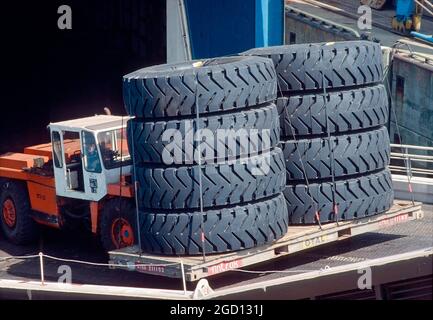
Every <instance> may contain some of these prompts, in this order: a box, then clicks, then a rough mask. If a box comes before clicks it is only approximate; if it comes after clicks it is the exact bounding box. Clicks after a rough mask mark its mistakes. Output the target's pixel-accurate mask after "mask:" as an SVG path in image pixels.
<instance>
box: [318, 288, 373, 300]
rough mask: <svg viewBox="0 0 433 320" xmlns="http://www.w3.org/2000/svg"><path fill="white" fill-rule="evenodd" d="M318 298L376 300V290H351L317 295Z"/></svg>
mask: <svg viewBox="0 0 433 320" xmlns="http://www.w3.org/2000/svg"><path fill="white" fill-rule="evenodd" d="M316 300H376V293H375V291H374V290H359V289H356V290H350V291H343V292H338V293H331V294H327V295H323V296H318V297H316Z"/></svg>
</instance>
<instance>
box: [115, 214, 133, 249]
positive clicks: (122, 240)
mask: <svg viewBox="0 0 433 320" xmlns="http://www.w3.org/2000/svg"><path fill="white" fill-rule="evenodd" d="M111 240H112V241H113V244H114V246H115V247H116V248H117V249H120V248H124V247H129V246H132V245H133V244H134V231H133V229H132V226H131V224H130V223H129V222H128V221H127V220H125V219H123V218H117V219H115V220H114V221H113V223H112V224H111Z"/></svg>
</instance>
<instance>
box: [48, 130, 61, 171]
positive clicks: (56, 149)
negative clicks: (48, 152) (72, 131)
mask: <svg viewBox="0 0 433 320" xmlns="http://www.w3.org/2000/svg"><path fill="white" fill-rule="evenodd" d="M51 140H52V142H53V158H54V159H53V160H54V165H55V166H56V168H63V157H62V141H61V140H60V133H59V132H57V131H53V134H52V138H51Z"/></svg>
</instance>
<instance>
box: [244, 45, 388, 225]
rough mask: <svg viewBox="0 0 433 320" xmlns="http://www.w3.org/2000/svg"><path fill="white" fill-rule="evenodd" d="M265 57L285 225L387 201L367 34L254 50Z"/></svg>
mask: <svg viewBox="0 0 433 320" xmlns="http://www.w3.org/2000/svg"><path fill="white" fill-rule="evenodd" d="M243 55H246V56H262V57H268V58H271V59H272V60H273V62H274V66H275V69H276V72H277V77H278V86H279V89H278V93H279V98H278V101H277V105H278V109H279V113H280V122H281V140H282V148H283V150H284V156H285V161H286V170H287V186H286V189H285V191H284V195H285V198H286V201H287V205H288V210H289V222H290V224H293V225H297V224H312V223H317V222H318V220H320V222H322V223H324V222H332V221H336V220H340V221H342V220H351V219H356V218H362V217H366V216H371V215H375V214H378V213H381V212H384V211H386V210H388V209H389V208H390V206H391V205H392V203H393V190H392V182H391V175H390V171H389V169H388V168H387V166H388V164H389V156H390V145H389V143H390V142H389V136H388V132H387V129H386V127H385V126H384V125H385V124H386V123H387V120H388V112H389V111H388V110H389V106H388V98H387V94H386V91H385V87H384V86H383V85H382V84H381V82H382V77H383V67H382V54H381V48H380V45H379V44H377V43H373V42H368V41H348V42H337V43H318V44H300V45H292V46H280V47H270V48H258V49H252V50H250V51H247V52H245V53H243Z"/></svg>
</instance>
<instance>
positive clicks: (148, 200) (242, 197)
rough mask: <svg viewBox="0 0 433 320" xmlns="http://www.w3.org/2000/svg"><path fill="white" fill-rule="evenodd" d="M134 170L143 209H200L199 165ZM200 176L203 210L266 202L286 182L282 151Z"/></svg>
mask: <svg viewBox="0 0 433 320" xmlns="http://www.w3.org/2000/svg"><path fill="white" fill-rule="evenodd" d="M135 168H136V174H137V179H138V182H139V188H138V202H139V208H140V209H170V210H172V209H187V208H191V209H197V208H200V197H199V195H200V187H199V170H200V169H199V168H200V167H199V166H198V165H195V166H187V167H168V168H151V167H149V166H146V167H140V166H135ZM255 169H256V170H255ZM262 169H263V170H262ZM253 170H254V171H253ZM261 170H262V171H261ZM201 172H202V185H203V206H204V208H213V207H215V206H225V205H236V204H239V203H243V202H248V201H255V200H259V199H263V198H267V197H270V196H273V195H276V194H279V193H281V192H282V191H283V190H284V185H285V182H286V179H285V166H284V156H283V151H282V150H281V149H279V148H275V149H274V150H272V151H271V152H267V153H264V154H261V155H257V156H254V157H250V158H245V159H237V160H234V161H231V162H224V163H215V164H206V165H203V166H202V170H201ZM259 174H260V175H259Z"/></svg>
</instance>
